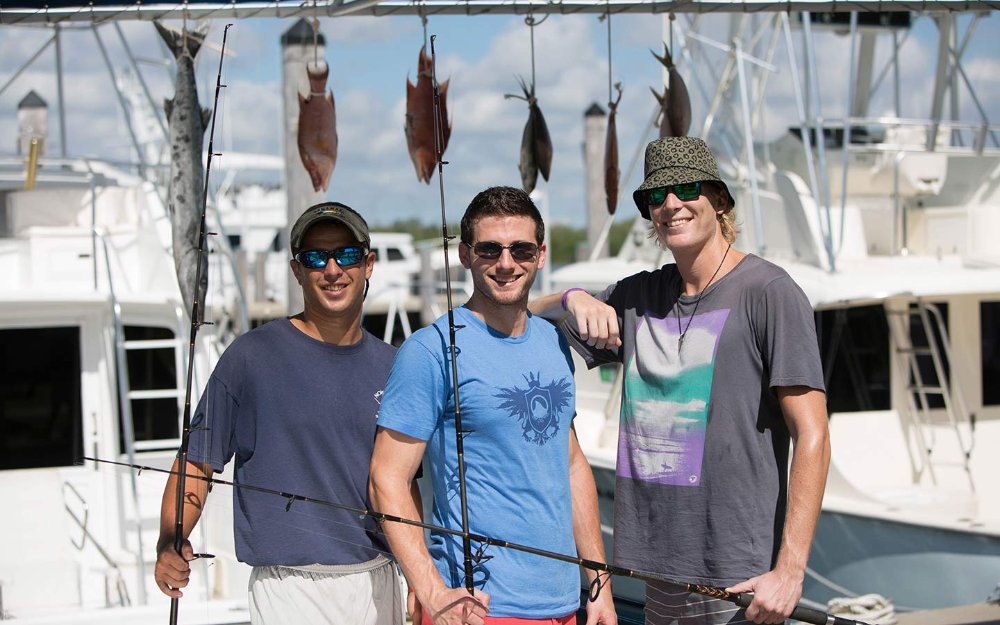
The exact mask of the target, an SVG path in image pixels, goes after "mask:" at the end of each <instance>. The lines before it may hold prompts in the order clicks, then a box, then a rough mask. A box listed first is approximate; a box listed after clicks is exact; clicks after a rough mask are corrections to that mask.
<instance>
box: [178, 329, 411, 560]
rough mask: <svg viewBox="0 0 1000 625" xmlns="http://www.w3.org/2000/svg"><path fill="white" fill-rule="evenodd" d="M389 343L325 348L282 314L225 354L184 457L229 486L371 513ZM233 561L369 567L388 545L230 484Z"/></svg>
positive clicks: (363, 530)
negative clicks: (371, 468) (371, 472)
mask: <svg viewBox="0 0 1000 625" xmlns="http://www.w3.org/2000/svg"><path fill="white" fill-rule="evenodd" d="M395 353H396V348H394V347H392V346H391V345H386V344H385V343H383V342H382V341H380V340H379V339H377V338H376V337H374V336H372V335H371V334H369V333H368V332H367V331H362V336H361V340H360V341H359V342H358V343H356V344H354V345H347V346H340V345H330V344H328V343H323V342H322V341H318V340H316V339H313V338H311V337H310V336H307V335H306V334H305V333H303V332H301V331H300V330H298V329H297V328H295V326H293V325H292V323H291V321H289V320H288V319H276V320H274V321H271V322H269V323H267V324H265V325H263V326H261V327H259V328H257V329H255V330H253V331H251V332H248V333H247V334H244V335H243V336H241V337H240V338H238V339H236V341H235V342H234V343H233V344H232V345H230V346H229V348H228V349H227V350H226V352H225V353H224V354H223V355H222V358H221V359H220V360H219V363H218V365H216V367H215V371H213V372H212V376H211V378H210V379H209V381H208V387H207V388H206V390H205V393H204V395H202V398H201V401H200V402H199V404H198V409H197V410H196V411H195V414H194V416H193V417H192V419H191V427H192V432H191V438H190V448H189V450H188V454H189V455H188V459H189V460H190V461H192V462H199V463H209V464H211V465H212V469H213V470H214V471H216V472H220V471H222V469H223V467H224V465H225V464H226V463H228V462H229V461H230V460H233V459H235V464H236V467H235V470H234V474H235V478H234V480H235V482H236V483H237V484H246V485H249V486H259V487H262V488H269V489H273V490H278V491H282V492H285V493H293V494H296V495H303V496H306V497H310V498H314V499H325V500H327V501H332V502H334V503H338V504H341V505H345V506H351V507H354V508H370V507H371V506H370V504H369V501H368V465H369V464H370V463H371V456H372V449H373V447H374V444H375V418H376V414H377V412H378V407H379V403H380V401H381V398H382V389H383V388H384V386H385V380H386V378H387V377H388V375H389V368H390V367H391V365H392V359H393V357H394V356H395ZM232 496H233V529H234V532H235V538H236V556H237V557H238V558H239V560H240V561H241V562H246V563H247V564H250V565H252V566H270V565H284V566H302V565H308V564H357V563H360V562H367V561H369V560H371V559H373V558H375V557H376V556H378V555H379V554H380V553H386V554H387V553H388V546H387V545H386V544H385V541H384V539H383V538H382V536H381V534H380V533H379V532H378V529H377V527H376V524H375V521H374V520H373V519H371V518H370V517H359V516H358V515H357V514H355V513H352V512H348V511H346V510H338V509H334V508H331V507H327V506H323V505H319V504H315V503H309V502H302V501H297V502H294V503H293V504H291V507H287V508H286V506H287V505H288V501H287V500H286V499H284V498H282V497H278V496H276V495H272V494H269V493H264V492H259V491H255V490H253V489H249V488H247V489H240V488H234V489H233V495H232Z"/></svg>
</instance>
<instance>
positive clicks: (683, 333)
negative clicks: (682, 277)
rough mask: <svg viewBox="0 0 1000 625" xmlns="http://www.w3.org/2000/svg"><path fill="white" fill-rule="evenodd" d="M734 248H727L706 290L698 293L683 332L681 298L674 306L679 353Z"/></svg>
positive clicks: (728, 246) (730, 246)
mask: <svg viewBox="0 0 1000 625" xmlns="http://www.w3.org/2000/svg"><path fill="white" fill-rule="evenodd" d="M732 247H733V244H732V243H730V244H729V245H727V246H726V253H725V254H723V255H722V262H720V263H719V266H718V267H716V268H715V273H713V274H712V277H711V278H709V279H708V284H706V285H705V288H704V289H702V290H701V292H700V293H698V298H697V299H695V300H694V310H692V311H691V316H690V317H688V322H687V325H686V326H685V327H684V330H683V331H682V330H681V300H680V298H678V299H677V305H676V306H674V312H675V313H677V331H678V332H680V338H678V339H677V352H678V353H680V351H681V347H682V346H683V345H684V337H685V336H687V333H688V330H690V329H691V322H692V321H694V315H695V313H697V312H698V304H700V303H701V298H702V297H704V296H705V291H707V290H708V287H709V286H711V284H712V281H713V280H715V276H717V275H719V272H720V271H722V266H723V265H724V264H726V257H727V256H729V250H730V249H731V248H732ZM683 290H684V284H683V282H682V283H681V291H682V294H683Z"/></svg>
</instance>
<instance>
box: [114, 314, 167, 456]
mask: <svg viewBox="0 0 1000 625" xmlns="http://www.w3.org/2000/svg"><path fill="white" fill-rule="evenodd" d="M125 358H126V360H127V361H128V365H127V371H128V385H129V389H128V390H129V406H130V407H131V409H132V425H133V431H134V432H135V440H136V449H138V450H149V449H163V448H171V447H176V445H177V441H176V439H177V438H178V437H179V436H180V425H179V423H178V422H179V417H178V415H179V411H178V401H179V398H180V392H181V391H180V390H179V382H178V376H177V342H176V341H175V336H174V333H173V331H172V330H170V329H168V328H162V327H154V326H125ZM121 450H122V452H124V451H125V450H126V446H125V439H124V431H123V437H122V439H121Z"/></svg>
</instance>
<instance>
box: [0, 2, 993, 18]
mask: <svg viewBox="0 0 1000 625" xmlns="http://www.w3.org/2000/svg"><path fill="white" fill-rule="evenodd" d="M997 9H1000V0H918V1H912V2H908V1H905V0H883V1H878V0H783V1H776V0H746V1H743V2H735V1H732V0H687V1H678V2H669V1H663V0H420V1H412V0H350V1H346V0H317V1H316V2H315V3H314V2H311V1H305V0H274V1H271V2H265V1H261V0H248V1H244V0H229V1H228V2H218V1H214V2H211V1H207V2H206V1H200V0H188V1H186V2H177V1H175V2H156V1H150V2H142V1H133V2H121V1H120V0H119V1H106V0H92V1H91V2H86V3H81V2H79V0H77V1H73V2H71V1H63V0H49V1H42V2H29V1H27V0H21V1H18V0H0V24H32V23H36V24H46V23H48V24H56V23H66V22H88V23H96V24H100V23H103V22H114V21H127V20H131V21H148V20H154V19H157V20H160V19H185V18H186V19H241V18H243V19H245V18H254V17H313V16H316V15H320V16H325V17H347V16H369V17H371V16H375V17H382V16H393V15H467V16H477V15H525V14H527V13H528V12H529V11H530V12H532V13H534V14H539V13H554V14H565V15H570V14H576V13H592V14H603V13H609V12H610V13H613V14H618V13H648V14H662V13H776V12H785V11H810V12H839V13H845V12H851V11H858V12H882V11H916V12H926V11H943V12H967V11H992V10H997Z"/></svg>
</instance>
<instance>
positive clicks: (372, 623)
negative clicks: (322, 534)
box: [249, 555, 406, 625]
mask: <svg viewBox="0 0 1000 625" xmlns="http://www.w3.org/2000/svg"><path fill="white" fill-rule="evenodd" d="M401 580H402V576H401V575H399V573H398V572H397V569H396V565H395V564H394V563H393V562H392V561H391V560H389V559H388V558H386V557H385V556H383V555H379V556H378V557H377V558H375V559H374V560H369V561H368V562H361V563H359V564H345V565H320V564H315V565H311V566H300V567H287V566H255V567H254V568H253V572H252V573H251V574H250V588H249V590H250V622H251V623H252V624H253V625H286V624H287V625H304V624H310V625H311V624H316V623H319V624H329V625H334V624H336V625H340V624H343V623H352V624H355V623H356V624H357V625H403V623H404V622H405V613H406V604H405V602H404V594H403V592H404V591H403V589H402V586H401Z"/></svg>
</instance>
